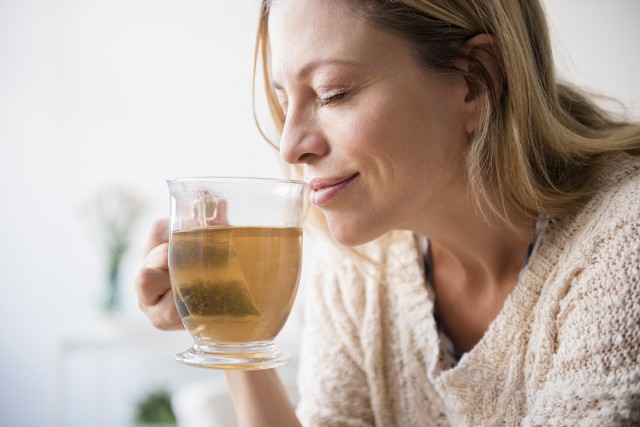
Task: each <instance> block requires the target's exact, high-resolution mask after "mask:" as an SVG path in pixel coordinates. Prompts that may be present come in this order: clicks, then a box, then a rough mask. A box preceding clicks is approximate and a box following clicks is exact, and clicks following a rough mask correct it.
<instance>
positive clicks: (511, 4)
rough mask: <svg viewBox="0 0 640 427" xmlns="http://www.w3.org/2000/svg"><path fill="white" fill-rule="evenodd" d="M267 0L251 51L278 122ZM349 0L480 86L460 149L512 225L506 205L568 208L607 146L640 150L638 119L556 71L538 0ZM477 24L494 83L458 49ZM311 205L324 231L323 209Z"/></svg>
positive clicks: (529, 211)
mask: <svg viewBox="0 0 640 427" xmlns="http://www.w3.org/2000/svg"><path fill="white" fill-rule="evenodd" d="M270 3H271V2H270V0H263V3H262V15H261V19H260V25H259V29H258V35H257V40H256V50H255V55H256V56H255V59H256V67H257V61H258V58H259V57H261V58H262V72H263V75H264V77H265V83H266V88H267V101H268V105H269V109H270V112H271V115H272V116H273V118H274V120H275V123H276V125H277V126H278V130H279V131H280V132H281V131H282V123H283V119H284V117H283V113H282V111H281V109H280V107H279V105H278V102H277V99H276V97H275V94H274V93H273V91H272V90H271V85H270V81H269V80H270V73H269V43H268V25H267V24H268V13H269V7H270ZM347 4H349V6H350V7H351V8H352V9H353V10H354V12H355V13H358V14H361V16H364V17H365V18H366V19H368V20H370V22H372V23H373V24H375V25H378V26H380V27H382V28H384V29H387V30H389V31H391V32H394V33H395V34H398V35H400V36H402V37H404V38H405V39H406V40H407V41H408V42H409V43H410V44H411V46H412V47H413V48H414V50H415V53H416V55H417V58H418V59H419V61H420V63H421V64H422V65H423V66H424V67H426V68H428V69H429V70H432V71H436V72H443V73H450V74H451V73H453V74H458V75H462V76H464V77H465V78H466V79H467V81H468V82H469V84H470V86H473V87H474V89H476V90H477V91H478V93H479V94H480V99H482V100H483V102H482V110H481V111H482V115H481V117H482V119H481V123H480V125H479V128H478V130H477V131H476V133H475V135H474V137H473V140H472V141H471V144H470V146H469V150H468V153H467V158H466V165H467V174H468V180H469V183H470V186H471V194H473V195H474V196H475V197H476V198H477V200H476V201H477V202H478V205H479V206H484V208H483V209H486V208H488V209H489V211H490V212H491V213H493V214H494V215H496V216H497V217H498V218H501V219H502V220H503V221H504V222H505V224H506V225H508V226H511V227H515V225H514V224H512V223H511V221H510V212H516V213H517V214H519V215H525V216H528V217H530V218H535V217H537V216H538V215H539V214H540V213H545V214H547V215H552V216H562V215H565V214H568V213H570V212H572V211H573V210H575V209H576V207H577V206H579V205H580V204H581V203H582V202H583V201H584V200H586V199H587V198H589V197H590V196H591V195H592V193H593V191H594V189H593V186H592V185H591V182H592V178H593V176H594V174H595V171H596V170H597V168H598V167H599V164H600V161H601V159H602V158H603V157H604V156H605V155H606V154H608V153H612V152H616V151H629V152H636V153H637V152H638V151H640V126H639V125H638V124H637V123H631V122H629V121H626V120H623V119H621V118H616V117H614V116H613V115H612V114H610V113H608V112H606V111H605V110H603V109H601V108H600V107H598V106H597V105H596V103H595V102H594V101H592V100H591V99H590V96H588V95H587V94H586V93H584V92H582V91H581V90H579V89H577V88H575V87H572V86H570V85H569V84H565V83H560V82H558V81H557V79H556V75H555V69H554V61H553V56H552V50H551V43H550V39H549V34H548V28H547V23H546V17H545V14H544V10H543V8H542V6H541V4H540V3H539V1H537V0H438V1H435V0H350V1H348V2H347ZM478 34H490V35H491V36H492V37H493V40H494V41H495V44H496V45H497V47H498V52H499V53H498V55H497V56H499V58H495V59H496V61H497V63H498V64H499V66H500V68H501V73H502V84H503V86H502V87H501V88H495V87H493V83H492V80H491V78H490V75H489V72H488V71H487V70H486V69H485V67H484V65H483V64H482V63H481V62H480V61H477V60H476V59H475V58H474V56H472V55H470V54H468V52H466V51H465V49H463V46H464V44H465V42H467V41H468V40H469V39H471V38H472V37H474V36H476V35H478ZM459 60H464V61H468V63H469V64H470V66H469V70H471V71H465V70H461V69H460V68H458V67H456V66H455V65H454V63H456V62H457V61H459ZM254 83H255V81H254ZM499 94H500V95H499ZM263 135H264V133H263ZM265 138H266V137H265ZM267 140H268V138H267ZM271 143H272V142H271ZM272 145H274V147H276V148H277V144H273V143H272ZM289 172H290V174H291V176H292V177H297V178H300V177H301V170H300V168H299V167H295V166H291V167H290V169H289ZM311 215H312V216H313V221H314V222H315V223H316V224H317V225H319V227H320V228H321V229H322V230H325V231H326V224H325V223H324V219H323V218H322V215H319V214H318V212H311Z"/></svg>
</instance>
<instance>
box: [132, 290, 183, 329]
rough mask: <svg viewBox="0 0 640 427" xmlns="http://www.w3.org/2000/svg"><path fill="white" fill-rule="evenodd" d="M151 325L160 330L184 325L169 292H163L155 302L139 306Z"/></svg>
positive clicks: (180, 327)
mask: <svg viewBox="0 0 640 427" xmlns="http://www.w3.org/2000/svg"><path fill="white" fill-rule="evenodd" d="M140 308H141V309H142V311H143V312H144V313H145V314H146V316H147V317H148V318H149V320H150V321H151V323H152V324H153V326H155V327H156V328H158V329H162V330H170V329H182V328H184V325H183V324H182V321H181V320H180V315H179V314H178V310H177V309H176V305H175V302H174V300H173V294H172V293H171V292H167V293H165V294H164V295H163V296H162V298H160V299H159V300H158V301H157V303H156V304H154V305H147V306H142V305H141V306H140Z"/></svg>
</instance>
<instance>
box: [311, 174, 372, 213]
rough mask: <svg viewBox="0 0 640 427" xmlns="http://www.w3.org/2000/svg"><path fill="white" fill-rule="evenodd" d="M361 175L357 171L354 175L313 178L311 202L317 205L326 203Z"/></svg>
mask: <svg viewBox="0 0 640 427" xmlns="http://www.w3.org/2000/svg"><path fill="white" fill-rule="evenodd" d="M359 175H360V174H359V173H355V174H353V175H346V176H340V177H330V178H314V179H312V180H311V181H309V188H310V190H311V194H310V195H309V199H310V200H311V203H313V204H314V205H316V206H322V205H326V204H327V203H329V202H330V201H331V200H332V199H334V198H335V197H336V196H338V194H340V193H342V191H344V190H345V189H347V187H349V186H350V185H351V184H352V183H353V182H354V181H355V179H356V178H357V177H358V176H359Z"/></svg>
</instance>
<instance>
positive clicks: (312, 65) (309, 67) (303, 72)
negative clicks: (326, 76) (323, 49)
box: [271, 59, 363, 90]
mask: <svg viewBox="0 0 640 427" xmlns="http://www.w3.org/2000/svg"><path fill="white" fill-rule="evenodd" d="M326 65H345V66H350V67H363V65H362V64H359V63H357V62H353V61H348V60H344V59H319V60H317V61H312V62H309V63H308V64H306V65H305V66H304V67H302V68H301V69H300V71H298V74H297V75H296V79H297V80H302V79H304V78H305V77H306V76H308V75H309V74H310V73H311V72H312V71H314V70H315V69H317V68H320V67H323V66H326ZM271 87H273V88H274V89H276V90H283V89H284V88H283V87H282V85H281V84H280V83H278V82H276V81H275V80H271Z"/></svg>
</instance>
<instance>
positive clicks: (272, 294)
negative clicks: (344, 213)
mask: <svg viewBox="0 0 640 427" xmlns="http://www.w3.org/2000/svg"><path fill="white" fill-rule="evenodd" d="M168 186H169V193H170V197H171V215H170V235H169V275H170V277H171V289H172V292H173V296H174V300H175V303H176V307H177V309H178V312H179V313H180V318H181V319H182V323H183V324H184V326H185V328H186V329H187V331H189V333H190V334H191V336H192V337H193V339H194V344H193V346H192V347H191V348H190V349H188V350H186V351H184V352H182V353H179V354H177V355H176V360H178V361H179V362H182V363H186V364H189V365H193V366H201V367H208V368H218V369H267V368H274V367H277V366H282V365H285V364H287V363H288V362H289V361H290V360H291V356H290V355H289V354H287V353H285V352H283V351H281V350H279V349H278V348H276V346H275V344H274V342H273V340H274V338H275V337H276V335H277V334H278V333H279V332H280V330H281V329H282V327H283V326H284V324H285V322H286V320H287V318H288V316H289V313H290V312H291V307H292V306H293V302H294V299H295V296H296V292H297V289H298V282H299V279H300V270H301V261H302V221H303V211H304V206H303V205H304V203H303V201H304V192H305V188H306V184H305V183H304V182H301V181H292V180H278V179H267V178H177V179H172V180H169V181H168Z"/></svg>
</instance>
